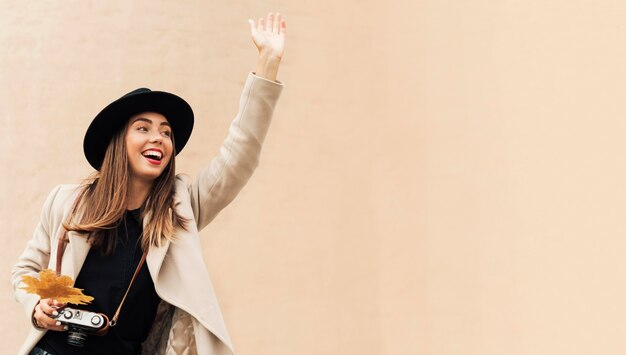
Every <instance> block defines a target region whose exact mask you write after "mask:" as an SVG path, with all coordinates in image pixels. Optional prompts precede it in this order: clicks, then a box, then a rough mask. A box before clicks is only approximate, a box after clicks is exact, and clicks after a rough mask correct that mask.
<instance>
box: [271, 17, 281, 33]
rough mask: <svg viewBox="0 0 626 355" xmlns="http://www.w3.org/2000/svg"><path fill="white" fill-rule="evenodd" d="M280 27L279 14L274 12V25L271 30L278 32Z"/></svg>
mask: <svg viewBox="0 0 626 355" xmlns="http://www.w3.org/2000/svg"><path fill="white" fill-rule="evenodd" d="M279 29H280V14H279V13H276V18H274V26H273V27H272V32H276V33H278V30H279Z"/></svg>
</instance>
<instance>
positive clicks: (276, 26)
mask: <svg viewBox="0 0 626 355" xmlns="http://www.w3.org/2000/svg"><path fill="white" fill-rule="evenodd" d="M248 22H249V23H250V30H251V31H252V33H254V31H260V32H264V31H268V32H273V33H276V34H281V33H285V30H286V28H287V22H286V21H285V19H283V18H282V16H281V15H280V13H276V15H274V14H273V13H271V12H270V13H268V14H267V18H263V17H259V19H258V20H257V21H254V20H253V19H248Z"/></svg>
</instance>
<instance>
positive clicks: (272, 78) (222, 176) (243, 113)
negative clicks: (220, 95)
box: [188, 13, 286, 230]
mask: <svg viewBox="0 0 626 355" xmlns="http://www.w3.org/2000/svg"><path fill="white" fill-rule="evenodd" d="M250 24H251V34H252V39H253V42H254V43H255V45H256V46H257V49H258V50H259V59H258V61H257V67H256V69H255V72H252V73H250V74H249V75H248V78H247V80H246V83H245V85H244V89H243V92H242V94H241V99H240V101H239V112H238V113H237V116H236V117H235V119H234V120H233V122H232V123H231V125H230V128H229V130H228V136H227V137H226V139H225V141H224V143H223V144H222V146H221V147H220V149H219V154H218V155H217V156H216V157H215V158H213V160H212V161H211V162H210V164H209V166H207V167H206V168H204V169H202V171H200V173H199V174H198V177H197V178H196V180H195V181H194V182H193V183H191V184H189V185H188V188H189V193H190V198H191V206H192V209H193V212H194V216H195V219H196V223H197V225H198V230H200V229H202V228H204V227H205V226H206V225H207V224H208V223H209V222H210V221H211V220H213V218H215V216H216V215H217V214H218V213H219V211H221V210H222V209H223V208H224V207H226V206H227V205H228V204H229V203H230V202H231V201H232V200H233V199H234V198H235V196H237V194H238V193H239V191H240V190H241V189H242V188H243V186H244V185H245V184H246V182H247V181H248V179H249V178H250V176H251V175H252V173H253V172H254V170H255V169H256V167H257V166H258V163H259V156H260V153H261V146H262V144H263V141H264V139H265V136H266V134H267V130H268V129H269V125H270V122H271V118H272V114H273V112H274V107H275V105H276V102H277V101H278V98H279V97H280V93H281V92H282V88H283V84H282V83H281V82H279V81H277V80H276V74H277V72H278V66H279V65H280V61H281V60H282V56H283V51H284V41H285V28H286V22H285V20H282V19H281V18H280V15H277V16H276V18H274V16H273V15H272V14H271V13H270V14H269V15H268V17H267V26H265V20H264V19H260V20H259V23H258V24H256V23H255V22H254V21H252V20H250ZM270 24H271V25H270Z"/></svg>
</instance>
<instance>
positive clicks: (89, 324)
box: [52, 307, 106, 347]
mask: <svg viewBox="0 0 626 355" xmlns="http://www.w3.org/2000/svg"><path fill="white" fill-rule="evenodd" d="M58 312H59V314H58V315H57V316H56V317H52V318H55V319H56V320H58V321H60V322H61V324H62V325H66V326H67V343H68V344H70V345H74V346H78V347H83V346H84V345H85V340H87V335H89V334H93V333H95V332H96V331H98V330H99V329H100V328H102V327H104V326H105V323H106V321H105V319H104V317H103V316H102V315H101V314H98V313H93V312H89V311H84V310H80V309H73V308H68V307H66V308H63V309H59V310H58Z"/></svg>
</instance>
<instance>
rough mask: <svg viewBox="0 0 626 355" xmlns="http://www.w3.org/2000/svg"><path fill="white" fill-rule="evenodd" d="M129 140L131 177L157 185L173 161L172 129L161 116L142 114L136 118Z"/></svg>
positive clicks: (128, 130) (127, 131)
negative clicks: (158, 178) (153, 182)
mask: <svg viewBox="0 0 626 355" xmlns="http://www.w3.org/2000/svg"><path fill="white" fill-rule="evenodd" d="M125 140H126V153H127V154H128V163H129V165H130V172H131V176H132V177H133V178H135V179H140V180H144V181H147V182H152V181H154V179H156V178H157V177H159V175H161V173H162V172H163V170H165V168H166V167H167V165H168V163H169V162H170V159H171V158H172V153H173V151H174V148H173V142H172V128H171V127H170V124H169V123H168V122H167V119H166V118H165V116H163V115H162V114H160V113H157V112H142V113H140V114H137V115H134V116H132V117H131V118H130V120H129V121H128V128H127V129H126V137H125Z"/></svg>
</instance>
